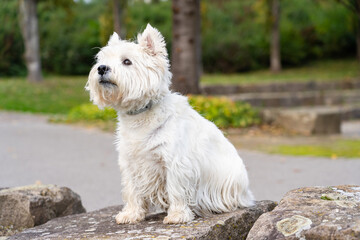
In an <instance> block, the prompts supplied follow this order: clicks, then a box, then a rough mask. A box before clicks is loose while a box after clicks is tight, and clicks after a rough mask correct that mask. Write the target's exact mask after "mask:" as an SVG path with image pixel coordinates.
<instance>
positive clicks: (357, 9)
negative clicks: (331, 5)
mask: <svg viewBox="0 0 360 240" xmlns="http://www.w3.org/2000/svg"><path fill="white" fill-rule="evenodd" d="M338 2H340V3H341V4H343V5H344V6H345V7H347V8H348V9H349V10H350V11H352V12H353V13H354V14H355V17H356V48H357V51H356V55H357V59H358V61H359V63H360V0H338Z"/></svg>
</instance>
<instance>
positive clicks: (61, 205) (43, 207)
mask: <svg viewBox="0 0 360 240" xmlns="http://www.w3.org/2000/svg"><path fill="white" fill-rule="evenodd" d="M83 212H85V209H84V207H83V206H82V204H81V200H80V197H79V195H77V194H76V193H74V192H73V191H71V190H70V189H69V188H66V187H57V186H55V185H30V186H24V187H17V188H9V189H2V190H0V236H1V235H10V234H13V233H15V232H17V231H20V230H23V229H25V228H30V227H34V226H37V225H40V224H43V223H45V222H47V221H49V220H50V219H53V218H56V217H61V216H67V215H71V214H76V213H83Z"/></svg>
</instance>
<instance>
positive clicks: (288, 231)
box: [276, 215, 312, 237]
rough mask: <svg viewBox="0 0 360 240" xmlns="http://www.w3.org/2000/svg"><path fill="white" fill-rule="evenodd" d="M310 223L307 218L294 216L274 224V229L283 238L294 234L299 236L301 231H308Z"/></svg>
mask: <svg viewBox="0 0 360 240" xmlns="http://www.w3.org/2000/svg"><path fill="white" fill-rule="evenodd" d="M311 224H312V221H311V220H310V219H309V218H306V217H303V216H300V215H294V216H292V217H291V218H285V219H283V220H281V221H279V222H277V223H276V228H277V230H278V231H279V232H281V233H282V234H283V235H284V236H285V237H287V236H290V235H293V234H296V236H298V235H300V232H301V231H303V230H307V229H310V227H311Z"/></svg>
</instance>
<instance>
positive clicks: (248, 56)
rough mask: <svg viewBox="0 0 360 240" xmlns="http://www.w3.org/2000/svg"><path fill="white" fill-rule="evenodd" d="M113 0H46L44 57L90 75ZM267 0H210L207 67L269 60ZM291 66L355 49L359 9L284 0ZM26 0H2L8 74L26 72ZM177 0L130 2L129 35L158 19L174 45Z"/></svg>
mask: <svg viewBox="0 0 360 240" xmlns="http://www.w3.org/2000/svg"><path fill="white" fill-rule="evenodd" d="M111 2H112V1H110V0H92V1H90V2H89V3H86V2H84V1H83V0H78V1H73V0H63V1H59V0H57V1H55V0H54V1H39V3H38V16H39V29H40V44H41V57H42V64H43V69H44V70H45V73H54V74H62V75H74V74H87V73H88V71H89V68H90V66H91V65H92V64H93V62H94V55H95V54H96V53H97V51H98V47H101V46H103V45H104V44H105V43H106V41H107V39H108V38H109V35H110V34H111V33H112V26H113V25H112V9H111ZM267 4H268V1H266V0H241V1H239V0H226V1H219V0H202V1H201V14H202V59H203V68H204V71H205V72H225V73H230V72H239V71H247V70H253V69H259V68H267V67H268V65H269V24H268V23H269V8H268V5H267ZM281 4H282V5H281V10H282V11H281V46H282V47H281V55H282V62H283V65H285V66H287V65H300V64H303V63H305V62H306V61H309V60H313V59H321V58H338V57H347V56H355V52H356V51H355V49H356V44H355V26H356V21H355V16H354V15H353V14H352V13H351V12H350V11H348V10H347V9H345V8H344V7H343V5H341V4H339V3H338V2H337V1H336V0H327V1H321V0H317V1H314V0H301V1H291V0H282V1H281ZM17 9H18V1H15V0H5V1H2V3H1V4H0V22H1V24H2V26H1V27H0V76H4V75H7V76H14V75H24V74H25V66H24V63H23V51H24V47H23V42H22V39H21V35H20V29H19V24H18V11H17ZM171 15H172V12H171V1H170V0H168V1H157V2H156V3H151V4H147V3H144V2H143V1H141V0H134V1H129V2H128V4H127V6H126V8H125V9H124V16H125V17H124V27H125V29H126V37H127V38H131V39H134V38H135V37H136V35H137V32H139V31H141V30H142V29H144V28H145V26H146V24H147V23H148V22H150V23H151V24H152V25H153V26H155V27H157V28H159V30H160V31H161V32H162V33H163V34H164V36H165V38H166V41H167V47H168V51H169V52H171V51H170V50H171V27H172V20H171Z"/></svg>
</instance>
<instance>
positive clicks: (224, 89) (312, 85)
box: [201, 79, 360, 95]
mask: <svg viewBox="0 0 360 240" xmlns="http://www.w3.org/2000/svg"><path fill="white" fill-rule="evenodd" d="M349 89H360V79H347V80H343V81H333V82H316V81H308V82H290V83H286V82H285V83H284V82H280V83H276V82H273V83H258V84H208V85H206V84H205V85H202V86H201V91H202V94H207V95H229V94H237V93H264V92H273V93H274V92H277V93H278V92H304V91H327V90H349Z"/></svg>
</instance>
